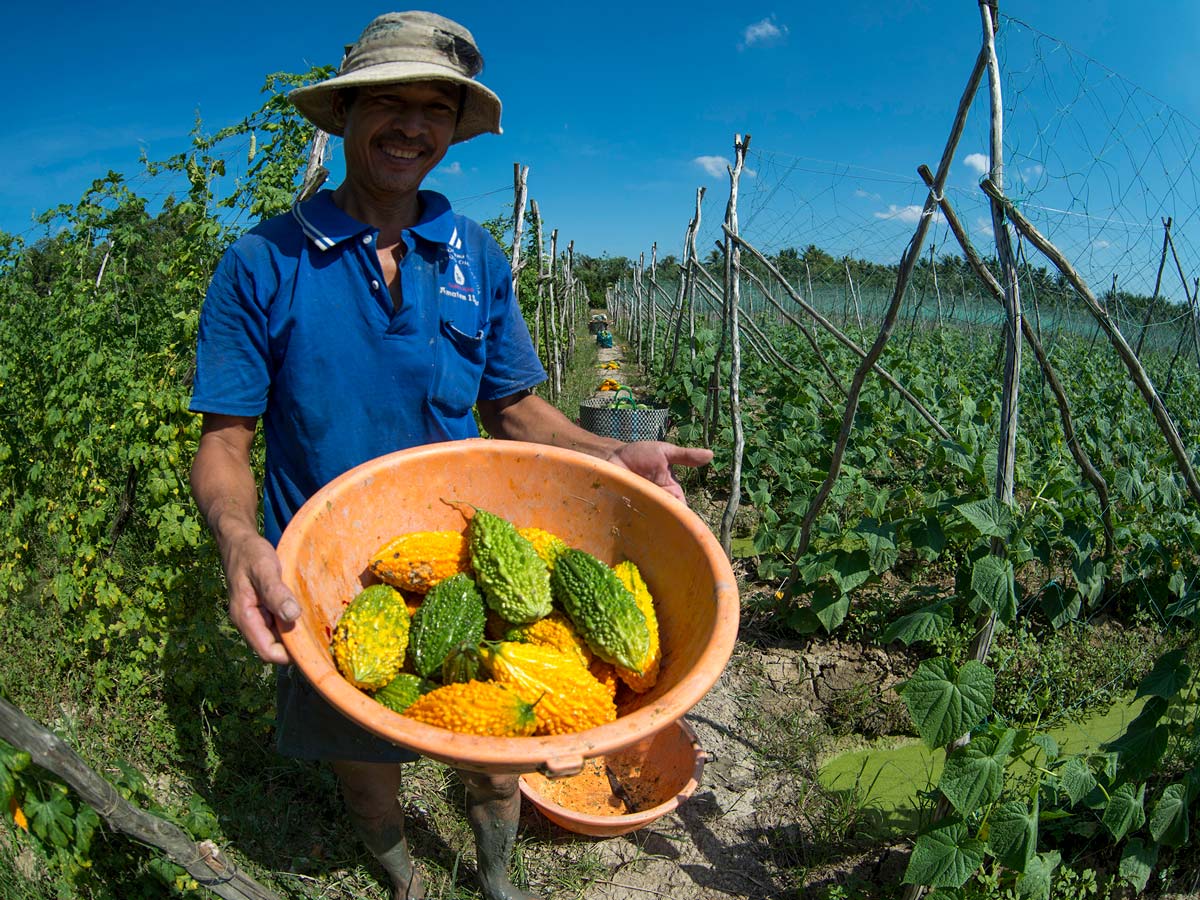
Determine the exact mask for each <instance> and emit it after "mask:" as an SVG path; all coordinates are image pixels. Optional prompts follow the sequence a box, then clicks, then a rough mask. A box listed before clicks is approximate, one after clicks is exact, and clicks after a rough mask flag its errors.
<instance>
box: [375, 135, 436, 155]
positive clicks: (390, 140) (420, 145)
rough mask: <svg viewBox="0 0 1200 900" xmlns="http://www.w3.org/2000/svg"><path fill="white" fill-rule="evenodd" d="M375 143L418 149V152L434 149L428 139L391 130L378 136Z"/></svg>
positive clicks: (405, 148)
mask: <svg viewBox="0 0 1200 900" xmlns="http://www.w3.org/2000/svg"><path fill="white" fill-rule="evenodd" d="M373 143H377V144H390V145H392V146H395V147H400V148H401V149H404V150H416V151H418V152H428V151H430V150H432V149H433V147H432V146H431V145H430V143H429V142H428V141H425V140H420V139H413V138H411V137H409V136H408V135H406V134H402V133H400V132H396V131H389V132H386V133H384V134H381V135H379V136H377V137H376V138H375V140H374V141H373Z"/></svg>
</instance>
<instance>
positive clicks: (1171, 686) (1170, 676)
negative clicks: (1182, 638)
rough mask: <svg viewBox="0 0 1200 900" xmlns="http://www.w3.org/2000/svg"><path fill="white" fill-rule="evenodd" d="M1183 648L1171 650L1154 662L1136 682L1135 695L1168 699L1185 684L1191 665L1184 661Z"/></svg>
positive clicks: (1189, 674) (1190, 675)
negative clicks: (1151, 667) (1139, 681)
mask: <svg viewBox="0 0 1200 900" xmlns="http://www.w3.org/2000/svg"><path fill="white" fill-rule="evenodd" d="M1184 652H1185V651H1184V650H1183V649H1178V650H1171V651H1168V652H1167V653H1164V654H1163V655H1162V656H1160V657H1159V658H1158V659H1157V660H1155V662H1154V668H1153V669H1151V670H1150V672H1149V673H1148V674H1147V675H1146V677H1145V678H1143V679H1142V680H1141V683H1140V684H1138V689H1137V696H1139V697H1147V696H1149V697H1162V698H1163V699H1165V700H1170V699H1171V698H1172V697H1174V696H1175V695H1176V694H1178V693H1179V692H1180V691H1181V690H1182V689H1183V688H1185V687H1186V686H1187V683H1188V679H1190V678H1191V677H1192V669H1191V667H1190V666H1189V665H1188V664H1187V663H1186V662H1184V661H1183V660H1184Z"/></svg>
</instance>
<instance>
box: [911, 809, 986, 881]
mask: <svg viewBox="0 0 1200 900" xmlns="http://www.w3.org/2000/svg"><path fill="white" fill-rule="evenodd" d="M982 864H983V842H982V841H980V840H978V839H976V838H973V837H970V836H969V835H968V832H967V826H966V825H965V824H963V822H962V820H961V819H943V820H942V821H941V822H938V823H937V824H936V825H934V826H933V827H932V828H930V829H929V831H927V832H925V834H923V835H921V836H920V837H918V838H917V845H916V847H914V848H913V853H912V857H911V858H909V860H908V868H907V869H905V871H904V884H927V885H929V886H930V887H960V886H962V885H963V884H966V882H967V879H968V878H970V877H971V875H973V874H974V873H975V871H976V870H977V869H978V868H979V867H980V866H981V865H982Z"/></svg>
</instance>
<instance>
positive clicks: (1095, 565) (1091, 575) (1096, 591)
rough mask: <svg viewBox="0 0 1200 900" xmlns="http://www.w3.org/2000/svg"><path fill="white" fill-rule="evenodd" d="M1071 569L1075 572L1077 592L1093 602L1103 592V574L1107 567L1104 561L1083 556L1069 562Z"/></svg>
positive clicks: (1105, 573) (1105, 572)
mask: <svg viewBox="0 0 1200 900" xmlns="http://www.w3.org/2000/svg"><path fill="white" fill-rule="evenodd" d="M1071 571H1072V572H1073V573H1074V574H1075V583H1076V584H1078V585H1079V593H1080V594H1081V595H1082V596H1083V598H1084V599H1085V600H1087V601H1088V602H1089V603H1095V602H1096V601H1097V600H1099V599H1100V595H1101V594H1102V593H1104V576H1105V575H1107V574H1108V567H1107V566H1105V565H1104V563H1102V562H1099V561H1097V560H1094V559H1092V558H1091V557H1090V556H1085V557H1083V558H1082V559H1076V560H1074V561H1073V562H1072V563H1071Z"/></svg>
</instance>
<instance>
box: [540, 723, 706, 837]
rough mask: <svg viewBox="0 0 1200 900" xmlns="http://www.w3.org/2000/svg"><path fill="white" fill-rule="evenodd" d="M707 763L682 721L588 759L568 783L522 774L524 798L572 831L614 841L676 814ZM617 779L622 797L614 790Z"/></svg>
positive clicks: (690, 730)
mask: <svg viewBox="0 0 1200 900" xmlns="http://www.w3.org/2000/svg"><path fill="white" fill-rule="evenodd" d="M704 762H705V756H704V751H703V750H701V749H700V744H699V743H698V742H697V740H696V735H695V733H693V731H692V729H691V728H689V727H688V725H687V723H686V722H684V721H683V720H682V719H680V720H679V721H678V722H673V723H672V724H671V725H669V726H668V727H666V728H664V729H663V730H662V731H660V732H658V733H657V734H654V735H651V736H650V737H648V738H643V739H642V740H640V741H638V742H637V743H636V744H634V745H633V746H631V747H626V748H625V749H624V750H621V751H619V752H617V753H612V754H608V755H607V756H604V757H596V758H595V759H589V760H588V761H587V762H586V763H584V769H583V771H582V772H580V773H579V774H578V775H573V776H571V777H570V778H547V777H546V776H544V775H542V774H540V773H537V772H530V773H527V774H525V775H522V776H521V781H520V785H521V793H522V794H524V795H525V797H526V798H527V799H528V800H529V801H530V802H531V803H532V804H533V805H534V806H536V807H537V808H538V809H539V810H541V812H542V814H543V815H544V816H545V817H546V818H547V819H549V820H550V821H551V822H554V823H555V824H556V825H558V826H560V827H562V828H565V829H567V830H568V831H574V832H575V833H576V834H586V835H591V836H593V837H613V836H614V835H618V834H628V833H629V832H631V831H636V830H637V829H639V828H644V827H646V826H647V825H649V824H650V823H651V822H653V821H655V820H656V819H659V818H661V817H662V816H665V815H666V814H667V813H669V812H671V811H672V810H674V809H676V808H677V807H678V806H679V804H680V803H682V802H683V801H684V800H686V799H687V798H688V797H690V796H691V795H692V793H693V792H694V791H695V790H696V788H697V787H698V786H699V784H700V775H701V773H702V772H703V771H704ZM610 776H611V777H610ZM613 780H615V781H616V782H617V784H618V785H620V790H621V793H623V794H624V796H621V793H618V792H617V791H616V790H614V788H613V786H612V782H613ZM630 806H632V807H633V808H632V811H630Z"/></svg>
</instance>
